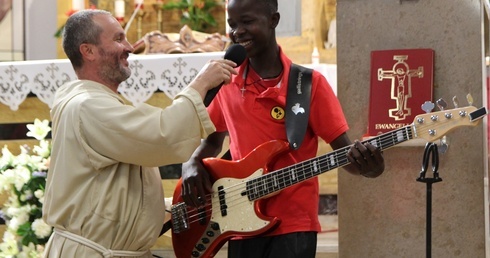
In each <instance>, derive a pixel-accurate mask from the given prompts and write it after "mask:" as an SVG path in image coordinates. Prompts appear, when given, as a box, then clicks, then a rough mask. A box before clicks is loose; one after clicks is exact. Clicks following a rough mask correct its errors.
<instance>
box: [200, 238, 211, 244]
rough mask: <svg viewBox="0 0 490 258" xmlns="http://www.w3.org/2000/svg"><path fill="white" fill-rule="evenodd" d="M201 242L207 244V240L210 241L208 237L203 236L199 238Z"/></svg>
mask: <svg viewBox="0 0 490 258" xmlns="http://www.w3.org/2000/svg"><path fill="white" fill-rule="evenodd" d="M201 242H202V243H203V244H209V242H210V241H209V238H207V237H203V238H202V239H201Z"/></svg>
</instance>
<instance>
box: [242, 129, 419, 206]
mask: <svg viewBox="0 0 490 258" xmlns="http://www.w3.org/2000/svg"><path fill="white" fill-rule="evenodd" d="M412 131H413V129H412V125H407V126H404V127H401V128H399V129H396V130H393V131H390V132H388V133H385V134H381V135H379V136H376V137H373V138H370V139H368V140H365V141H363V143H364V142H369V143H371V144H372V145H374V146H376V147H378V148H379V149H380V150H381V151H383V150H386V149H388V148H390V147H393V146H395V145H397V144H400V143H403V142H406V141H409V140H411V139H413V132H412ZM350 147H351V146H345V147H343V148H340V149H337V150H335V151H332V152H330V153H327V154H325V155H321V156H318V157H315V158H312V159H309V160H306V161H303V162H300V163H297V164H294V165H291V166H288V167H285V168H282V169H279V170H276V171H272V172H270V173H267V174H265V175H262V176H259V177H256V178H253V179H250V180H248V181H247V182H246V194H247V196H248V199H249V200H250V201H254V200H258V199H261V198H263V197H265V196H267V195H270V194H273V193H275V192H278V191H281V190H283V189H285V188H287V187H289V186H292V185H295V184H297V183H300V182H303V181H305V180H308V179H310V178H313V177H315V176H318V175H320V174H322V173H325V172H328V171H330V170H333V169H335V168H339V167H343V166H345V165H347V164H349V163H350V162H349V160H348V159H347V152H348V151H349V149H350Z"/></svg>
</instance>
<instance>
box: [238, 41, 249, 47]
mask: <svg viewBox="0 0 490 258" xmlns="http://www.w3.org/2000/svg"><path fill="white" fill-rule="evenodd" d="M239 44H240V45H242V46H243V47H246V46H248V45H250V44H252V41H247V42H240V43H239Z"/></svg>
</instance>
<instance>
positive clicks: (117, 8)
mask: <svg viewBox="0 0 490 258" xmlns="http://www.w3.org/2000/svg"><path fill="white" fill-rule="evenodd" d="M124 8H125V3H124V0H115V1H114V16H115V17H116V19H117V20H118V21H121V20H124V16H125V14H126V13H125V10H124Z"/></svg>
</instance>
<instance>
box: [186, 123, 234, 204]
mask: <svg viewBox="0 0 490 258" xmlns="http://www.w3.org/2000/svg"><path fill="white" fill-rule="evenodd" d="M226 135H227V133H226V132H215V133H212V134H210V135H209V136H208V137H207V138H206V139H205V140H202V141H201V145H200V146H199V147H198V148H197V149H196V151H194V153H193V154H192V156H191V158H190V159H189V160H188V161H187V162H185V163H183V164H182V192H181V196H182V199H183V200H184V201H185V203H186V204H188V205H191V206H194V207H199V206H202V205H203V204H204V200H205V199H206V193H210V192H212V188H211V181H210V179H209V174H208V172H207V171H206V169H205V168H204V166H203V164H202V162H201V161H202V160H203V159H204V158H208V157H216V156H217V155H218V154H219V153H220V152H221V149H222V145H223V141H224V139H225V136H226Z"/></svg>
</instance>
